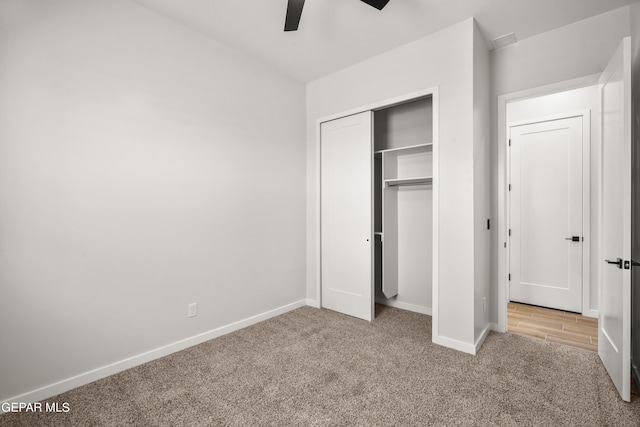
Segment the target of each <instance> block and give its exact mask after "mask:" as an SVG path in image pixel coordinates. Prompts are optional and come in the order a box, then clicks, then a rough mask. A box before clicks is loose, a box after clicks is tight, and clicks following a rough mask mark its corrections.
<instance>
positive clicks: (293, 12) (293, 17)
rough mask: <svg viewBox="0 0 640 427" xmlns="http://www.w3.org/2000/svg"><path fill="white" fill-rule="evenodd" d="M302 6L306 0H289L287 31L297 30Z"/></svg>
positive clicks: (285, 25)
mask: <svg viewBox="0 0 640 427" xmlns="http://www.w3.org/2000/svg"><path fill="white" fill-rule="evenodd" d="M387 1H388V0H387ZM302 6H304V0H289V3H288V4H287V17H286V18H285V20H284V30H285V31H296V30H297V29H298V24H299V23H300V16H302Z"/></svg>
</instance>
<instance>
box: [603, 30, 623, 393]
mask: <svg viewBox="0 0 640 427" xmlns="http://www.w3.org/2000/svg"><path fill="white" fill-rule="evenodd" d="M630 58H631V42H630V39H629V37H627V38H625V39H624V40H623V41H622V44H621V45H620V47H619V48H618V50H617V51H616V53H615V54H614V55H613V57H612V58H611V61H610V62H609V65H608V66H607V68H606V70H605V71H604V73H603V74H602V76H601V78H600V88H601V97H602V98H601V105H602V189H601V190H602V193H601V199H600V202H601V215H600V220H601V223H600V230H601V235H600V255H601V258H602V263H603V265H602V268H601V269H600V272H601V275H600V302H599V310H598V311H599V313H598V327H599V329H598V354H599V355H600V358H601V359H602V362H603V363H604V365H605V367H606V368H607V372H608V373H609V376H610V377H611V379H612V380H613V383H614V384H615V386H616V388H617V389H618V392H619V393H620V396H621V397H622V399H624V400H626V401H629V400H630V386H631V381H630V379H631V376H630V371H631V358H630V357H631V356H630V347H631V270H630V260H631V61H630Z"/></svg>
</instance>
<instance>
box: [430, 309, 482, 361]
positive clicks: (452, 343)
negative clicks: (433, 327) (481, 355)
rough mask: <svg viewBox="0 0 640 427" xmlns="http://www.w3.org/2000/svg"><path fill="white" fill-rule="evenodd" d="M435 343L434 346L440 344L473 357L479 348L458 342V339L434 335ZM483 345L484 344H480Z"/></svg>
mask: <svg viewBox="0 0 640 427" xmlns="http://www.w3.org/2000/svg"><path fill="white" fill-rule="evenodd" d="M433 320H434V322H435V317H434V319H433ZM433 343H434V344H438V345H441V346H443V347H449V348H452V349H454V350H458V351H461V352H463V353H467V354H472V355H474V356H475V355H476V353H477V351H478V350H477V348H476V345H475V344H469V343H466V342H462V341H458V340H456V339H453V338H447V337H443V336H442V335H438V336H436V335H434V336H433ZM480 344H482V343H480Z"/></svg>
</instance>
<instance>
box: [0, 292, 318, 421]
mask: <svg viewBox="0 0 640 427" xmlns="http://www.w3.org/2000/svg"><path fill="white" fill-rule="evenodd" d="M305 305H307V301H306V300H300V301H296V302H293V303H291V304H287V305H283V306H282V307H278V308H275V309H273V310H269V311H265V312H264V313H260V314H257V315H255V316H251V317H248V318H246V319H243V320H239V321H237V322H233V323H230V324H228V325H225V326H221V327H219V328H215V329H212V330H210V331H207V332H203V333H201V334H198V335H194V336H192V337H189V338H185V339H183V340H180V341H176V342H174V343H171V344H167V345H165V346H162V347H158V348H156V349H153V350H150V351H147V352H144V353H141V354H138V355H136V356H132V357H129V358H127V359H123V360H120V361H118V362H115V363H111V364H109V365H106V366H102V367H100V368H96V369H93V370H91V371H88V372H84V373H82V374H78V375H75V376H73V377H71V378H67V379H64V380H62V381H58V382H56V383H53V384H49V385H47V386H44V387H41V388H38V389H36V390H32V391H29V392H27V393H23V394H20V395H18V396H14V397H12V398H10V399H7V400H4V401H2V402H0V408H1V403H5V402H38V401H40V400H43V399H47V398H49V397H51V396H55V395H57V394H60V393H64V392H65V391H69V390H72V389H74V388H77V387H80V386H83V385H86V384H89V383H92V382H94V381H97V380H99V379H102V378H105V377H108V376H110V375H114V374H117V373H118V372H122V371H124V370H126V369H130V368H133V367H135V366H139V365H142V364H143V363H147V362H150V361H152V360H155V359H159V358H161V357H164V356H167V355H169V354H171V353H175V352H177V351H180V350H184V349H185V348H189V347H193V346H194V345H197V344H200V343H203V342H205V341H209V340H211V339H213V338H217V337H220V336H222V335H226V334H229V333H231V332H234V331H237V330H239V329H243V328H246V327H247V326H251V325H254V324H256V323H260V322H262V321H265V320H267V319H270V318H272V317H275V316H279V315H281V314H284V313H286V312H289V311H291V310H295V309H297V308H300V307H304V306H305ZM1 413H2V410H1V409H0V414H1Z"/></svg>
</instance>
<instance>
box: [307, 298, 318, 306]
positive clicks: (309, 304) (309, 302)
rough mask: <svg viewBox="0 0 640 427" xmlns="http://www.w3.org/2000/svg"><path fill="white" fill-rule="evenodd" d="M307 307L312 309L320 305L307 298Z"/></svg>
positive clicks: (314, 300)
mask: <svg viewBox="0 0 640 427" xmlns="http://www.w3.org/2000/svg"><path fill="white" fill-rule="evenodd" d="M307 305H308V306H309V307H313V308H320V303H319V302H318V300H317V299H311V298H307Z"/></svg>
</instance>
